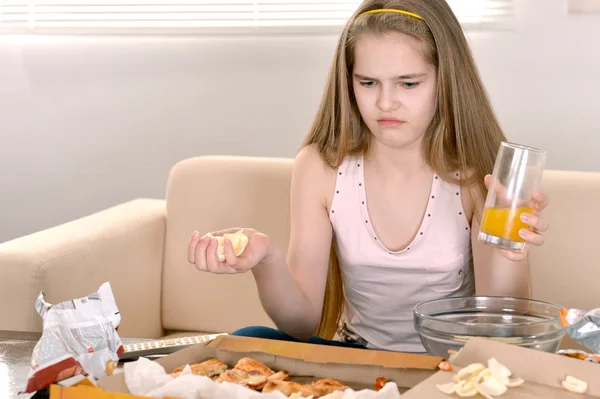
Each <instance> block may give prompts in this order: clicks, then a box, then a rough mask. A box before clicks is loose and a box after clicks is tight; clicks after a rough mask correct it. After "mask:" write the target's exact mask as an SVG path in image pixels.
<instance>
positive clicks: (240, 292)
mask: <svg viewBox="0 0 600 399" xmlns="http://www.w3.org/2000/svg"><path fill="white" fill-rule="evenodd" d="M292 162H293V161H292V160H291V159H273V158H252V157H227V156H207V157H198V158H192V159H187V160H184V161H182V162H180V163H178V164H177V165H175V167H174V168H173V169H172V171H171V174H170V176H169V182H168V187H167V230H166V244H165V259H164V269H163V292H162V320H163V326H164V328H165V329H168V330H175V331H177V330H187V331H205V332H218V333H220V332H228V333H230V332H232V331H234V330H236V329H238V328H241V327H244V326H248V325H267V326H273V323H272V321H271V320H270V319H269V318H268V316H267V315H266V313H265V312H264V311H263V308H262V306H261V303H260V300H259V298H258V293H257V290H256V284H255V282H254V278H253V276H252V273H251V272H248V273H244V274H238V275H215V274H210V273H207V272H201V271H198V270H196V268H195V267H194V266H193V265H191V264H189V263H188V261H187V247H188V241H189V238H190V236H191V234H192V232H193V231H194V230H198V231H200V233H201V234H204V233H206V232H209V231H215V230H220V229H224V228H229V227H251V228H255V229H257V230H259V231H261V232H264V233H265V234H267V235H269V236H270V237H272V238H273V240H274V241H275V243H276V244H277V245H279V246H280V248H281V249H282V250H283V252H284V253H286V251H287V244H288V240H289V193H290V184H291V169H292Z"/></svg>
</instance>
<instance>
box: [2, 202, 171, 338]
mask: <svg viewBox="0 0 600 399" xmlns="http://www.w3.org/2000/svg"><path fill="white" fill-rule="evenodd" d="M165 223H166V217H165V201H164V200H155V199H136V200H133V201H130V202H126V203H123V204H120V205H117V206H115V207H112V208H108V209H106V210H103V211H100V212H97V213H94V214H92V215H89V216H86V217H83V218H81V219H77V220H74V221H71V222H68V223H65V224H62V225H59V226H56V227H53V228H50V229H47V230H43V231H39V232H36V233H33V234H30V235H27V236H24V237H20V238H17V239H15V240H12V241H7V242H5V243H2V244H0V315H2V317H0V330H13V331H38V332H39V331H41V327H42V320H41V318H40V317H39V315H38V314H37V313H36V311H35V308H34V303H35V300H36V298H37V296H38V295H39V293H40V291H44V293H45V294H46V300H47V301H48V302H50V303H58V302H62V301H65V300H69V299H73V298H78V297H81V296H85V295H87V294H89V293H91V292H94V291H96V290H97V289H98V287H99V286H100V285H101V284H102V283H104V282H106V281H108V282H110V284H111V287H112V290H113V293H114V295H115V299H116V302H117V306H118V307H119V311H120V312H121V316H122V318H121V325H120V327H119V334H120V335H121V336H122V337H140V338H146V337H148V338H156V337H160V336H161V335H162V333H163V329H162V323H161V305H160V299H161V285H162V258H163V250H164V240H165Z"/></svg>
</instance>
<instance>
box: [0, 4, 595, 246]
mask: <svg viewBox="0 0 600 399" xmlns="http://www.w3.org/2000/svg"><path fill="white" fill-rule="evenodd" d="M518 4H519V6H518V7H519V8H518V10H519V16H518V19H519V21H518V25H517V29H516V30H515V31H508V32H485V31H470V32H469V33H468V34H469V39H470V41H471V43H472V46H473V50H474V52H475V56H476V59H477V62H478V63H479V65H480V68H481V73H482V76H483V79H484V81H485V83H486V84H487V87H488V89H489V92H490V95H491V97H492V101H493V103H494V105H495V107H496V110H497V114H498V117H499V118H500V120H501V122H502V124H503V126H504V127H505V129H506V131H507V135H508V136H509V138H510V139H512V140H515V141H520V142H522V143H525V144H531V145H536V146H541V147H544V148H546V149H547V150H548V151H549V161H548V167H549V168H556V169H570V170H593V171H600V161H599V160H598V157H597V152H598V150H599V149H600V127H599V126H600V112H599V111H598V109H599V108H598V105H600V104H599V103H600V102H599V101H598V96H599V94H598V93H600V45H599V44H598V41H599V39H600V15H595V16H577V17H575V16H570V17H568V16H567V14H566V9H567V7H566V0H522V1H519V3H518ZM335 41H336V37H335V36H334V35H321V36H305V37H298V36H290V37H284V36H279V37H269V36H257V37H226V36H222V37H201V36H188V37H33V36H31V37H8V36H4V37H0V121H1V122H2V125H1V126H2V129H1V130H0V138H1V143H2V145H1V146H0V187H1V188H2V191H1V193H2V195H1V196H0V242H2V241H5V240H8V239H11V238H15V237H18V236H21V235H24V234H28V233H31V232H34V231H36V230H39V229H43V228H47V227H50V226H53V225H55V224H58V223H62V222H65V221H68V220H70V219H73V218H77V217H81V216H84V215H86V214H89V213H91V212H94V211H98V210H100V209H103V208H105V207H108V206H111V205H114V204H117V203H119V202H122V201H127V200H129V199H132V198H135V197H158V198H161V197H164V190H165V183H166V179H167V175H168V172H169V169H170V167H171V166H172V165H173V164H174V163H175V162H177V161H178V160H181V159H183V158H186V157H190V156H196V155H202V154H240V155H259V156H285V157H288V156H289V157H293V156H294V154H295V152H296V150H297V148H298V145H299V144H300V142H301V140H302V138H303V136H304V134H305V132H306V130H307V129H308V127H309V125H310V123H311V118H312V116H313V114H314V112H315V109H316V106H317V103H318V100H319V98H320V95H321V91H322V89H323V83H324V79H325V75H326V72H327V69H328V67H329V64H330V60H331V56H332V52H333V49H334V45H335Z"/></svg>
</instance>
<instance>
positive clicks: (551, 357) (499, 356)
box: [402, 338, 600, 399]
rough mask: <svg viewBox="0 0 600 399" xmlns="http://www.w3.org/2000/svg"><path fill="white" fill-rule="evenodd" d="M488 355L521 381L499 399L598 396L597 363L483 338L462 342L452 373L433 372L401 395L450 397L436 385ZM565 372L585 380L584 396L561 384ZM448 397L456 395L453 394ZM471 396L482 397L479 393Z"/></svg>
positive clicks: (599, 373)
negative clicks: (586, 385)
mask: <svg viewBox="0 0 600 399" xmlns="http://www.w3.org/2000/svg"><path fill="white" fill-rule="evenodd" d="M492 357H494V358H496V360H498V361H499V362H500V363H502V364H504V365H505V366H506V367H508V368H509V369H510V371H511V372H512V375H513V378H517V377H520V378H522V379H524V380H525V383H524V384H523V385H521V386H519V387H515V388H508V391H507V392H506V393H505V394H503V395H502V396H501V398H502V399H511V398H524V399H527V398H573V397H577V398H598V397H600V365H598V364H594V363H591V362H584V361H582V360H578V359H573V358H569V357H566V356H561V355H557V354H554V353H548V352H542V351H539V350H535V349H529V348H523V347H520V346H516V345H511V344H506V343H501V342H497V341H492V340H490V339H485V338H471V339H470V340H469V341H468V342H467V343H466V345H465V346H464V347H463V349H462V350H461V351H460V353H459V354H458V356H457V357H456V359H455V360H454V364H453V366H454V370H453V371H452V372H444V371H440V372H437V373H436V374H434V375H433V376H431V377H430V378H428V379H426V380H424V381H422V382H421V383H419V384H417V385H416V386H414V387H413V388H412V389H410V390H409V391H408V392H406V393H405V394H404V395H402V396H403V397H404V398H407V399H412V398H431V399H437V398H440V399H448V398H449V397H450V396H449V395H446V394H444V393H442V392H440V391H439V390H438V389H437V387H436V384H445V383H448V382H451V381H452V377H453V376H454V374H456V372H458V370H460V368H462V367H465V366H467V365H469V364H471V363H482V364H484V365H487V362H488V360H489V359H490V358H492ZM568 375H569V376H572V377H575V378H577V379H580V380H583V381H586V382H587V383H588V390H587V393H586V394H585V395H581V394H573V393H571V392H569V391H567V390H565V389H564V388H563V387H562V385H561V382H562V381H563V380H564V379H565V377H566V376H568ZM452 396H453V397H456V398H458V397H459V396H458V395H456V394H455V395H452ZM475 397H476V398H482V396H481V395H477V396H475Z"/></svg>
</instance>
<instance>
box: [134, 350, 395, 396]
mask: <svg viewBox="0 0 600 399" xmlns="http://www.w3.org/2000/svg"><path fill="white" fill-rule="evenodd" d="M123 373H124V375H125V384H126V385H127V389H128V390H129V392H130V393H131V394H133V395H136V396H145V397H149V398H162V397H164V396H171V397H176V398H181V399H213V398H215V399H216V398H219V399H221V398H225V399H227V398H235V399H259V398H260V399H300V398H301V396H300V395H292V396H290V398H288V397H287V396H285V395H284V394H283V393H281V392H279V391H276V392H268V393H262V392H257V391H254V390H252V389H250V388H247V387H245V386H243V385H239V384H235V383H232V382H227V381H225V382H215V381H213V380H212V379H210V378H208V377H204V376H200V375H196V374H192V370H191V369H190V367H189V366H186V367H185V368H184V369H183V371H182V372H181V374H180V375H179V377H177V378H173V377H171V376H170V375H169V374H167V372H166V371H165V369H164V368H163V367H162V366H161V365H160V364H158V363H156V362H154V361H152V360H149V359H146V358H144V357H140V358H139V359H138V360H136V361H135V362H129V363H125V365H124V366H123ZM399 397H400V392H398V386H397V385H396V383H394V382H388V383H387V384H386V385H385V386H384V387H383V388H382V389H381V390H379V391H374V390H372V389H363V390H361V391H354V390H352V389H346V390H345V391H344V392H341V391H338V392H334V393H332V394H329V395H326V396H322V397H321V399H396V398H399Z"/></svg>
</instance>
